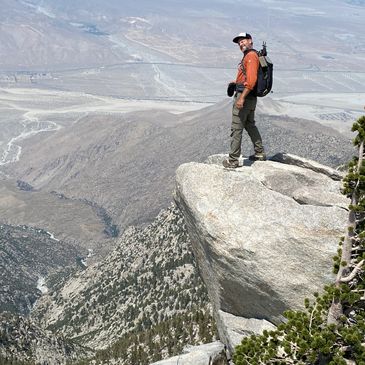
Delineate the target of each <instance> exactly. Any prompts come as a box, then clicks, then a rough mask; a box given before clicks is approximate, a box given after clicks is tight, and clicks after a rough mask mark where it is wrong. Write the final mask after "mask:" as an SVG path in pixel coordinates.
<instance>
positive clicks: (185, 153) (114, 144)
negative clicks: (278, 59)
mask: <svg viewBox="0 0 365 365" xmlns="http://www.w3.org/2000/svg"><path fill="white" fill-rule="evenodd" d="M269 101H270V99H267V102H269ZM230 109H231V103H230V101H224V102H221V103H218V104H216V105H213V106H211V107H208V108H205V109H201V110H199V111H194V112H189V113H185V114H180V115H173V114H169V113H166V112H159V111H148V112H136V113H129V114H124V115H121V116H116V115H90V116H87V117H84V118H83V119H81V120H80V121H79V122H78V123H75V124H73V125H71V126H69V127H67V128H63V129H60V130H59V131H57V132H55V133H52V134H48V135H46V136H43V138H42V139H39V138H36V139H32V138H30V139H28V140H25V141H24V142H23V143H22V148H23V149H22V151H23V152H22V156H21V158H20V161H18V162H16V163H14V164H10V165H8V166H7V167H6V171H7V173H8V174H10V175H12V176H14V177H16V178H18V179H21V180H24V181H26V182H27V183H29V184H31V185H33V186H34V187H35V188H41V189H42V190H44V191H52V190H54V191H57V192H59V193H62V194H65V195H66V196H69V197H73V198H79V199H86V200H88V201H90V202H95V203H96V204H98V205H99V206H100V207H102V208H104V209H105V210H106V211H107V213H108V214H109V215H110V216H111V218H112V219H113V221H114V222H115V223H116V224H118V226H119V227H120V228H121V229H124V228H125V227H127V226H128V225H130V224H138V223H143V222H146V221H151V220H152V219H153V217H155V216H156V215H157V214H158V212H159V211H160V210H161V209H163V208H164V207H166V206H167V205H168V204H169V201H170V196H171V191H172V186H173V176H174V173H175V170H176V168H177V167H178V166H179V165H180V164H182V163H184V162H188V161H203V160H205V158H206V157H207V156H209V155H211V154H215V153H222V152H223V151H226V152H228V149H229V133H230V132H229V131H230V118H231V117H230ZM257 121H258V123H257V124H258V127H259V128H260V131H261V132H262V136H263V139H264V143H265V147H266V150H267V153H268V154H269V155H271V154H274V153H277V152H288V153H296V154H299V155H301V156H304V157H307V158H311V159H314V160H317V161H319V162H321V163H324V164H327V165H331V166H336V165H339V164H341V163H344V162H345V161H347V160H348V159H349V158H350V156H351V155H352V147H351V143H350V141H349V140H348V138H346V137H344V136H343V135H341V134H340V133H338V132H336V131H334V130H333V129H331V128H328V127H324V126H322V125H320V124H318V123H316V122H312V121H308V120H303V119H299V118H297V119H293V118H288V117H286V116H280V117H278V116H270V115H267V114H260V113H258V115H257ZM303 141H305V143H303ZM251 148H252V147H251V142H250V141H249V140H248V138H247V136H246V135H245V136H244V140H243V153H244V154H245V155H248V154H250V153H251Z"/></svg>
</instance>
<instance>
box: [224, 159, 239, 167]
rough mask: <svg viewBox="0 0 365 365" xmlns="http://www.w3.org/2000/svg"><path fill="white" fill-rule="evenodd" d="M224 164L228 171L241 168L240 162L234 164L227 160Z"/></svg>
mask: <svg viewBox="0 0 365 365" xmlns="http://www.w3.org/2000/svg"><path fill="white" fill-rule="evenodd" d="M222 164H223V166H224V167H225V168H226V169H236V168H237V167H239V166H238V162H233V161H230V160H229V159H225V160H224V161H223V163H222Z"/></svg>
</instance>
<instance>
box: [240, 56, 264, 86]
mask: <svg viewBox="0 0 365 365" xmlns="http://www.w3.org/2000/svg"><path fill="white" fill-rule="evenodd" d="M242 62H243V66H244V68H245V70H246V75H245V74H244V72H243V70H242ZM242 62H240V63H239V64H238V72H237V77H236V83H237V84H243V86H244V87H245V88H246V89H249V90H253V88H254V87H255V85H256V81H257V71H258V69H259V56H258V55H257V53H256V52H255V51H251V52H248V53H246V56H244V57H243V59H242Z"/></svg>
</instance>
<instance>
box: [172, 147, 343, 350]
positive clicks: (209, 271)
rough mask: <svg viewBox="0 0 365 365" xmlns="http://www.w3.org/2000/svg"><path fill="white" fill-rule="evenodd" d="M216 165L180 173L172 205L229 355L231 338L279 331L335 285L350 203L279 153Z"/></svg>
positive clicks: (328, 178)
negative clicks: (288, 314) (286, 314)
mask: <svg viewBox="0 0 365 365" xmlns="http://www.w3.org/2000/svg"><path fill="white" fill-rule="evenodd" d="M223 158H224V156H215V157H212V158H211V159H210V160H209V162H210V163H207V164H201V163H200V164H199V163H188V164H184V165H182V166H180V167H179V169H178V170H177V173H176V192H175V201H176V202H177V204H178V206H179V207H180V209H181V210H182V212H183V214H184V217H185V220H186V224H187V227H188V232H189V236H190V239H191V242H192V246H193V251H194V254H195V257H196V259H197V264H198V267H199V270H200V272H201V274H202V277H203V279H204V281H205V283H206V285H207V288H208V293H209V298H210V300H211V301H212V304H213V308H214V314H215V318H216V319H217V325H218V331H219V336H220V339H221V340H222V341H223V342H224V343H226V344H227V345H228V346H229V348H230V350H231V351H232V350H233V348H234V346H235V345H236V344H237V343H238V342H239V339H240V336H242V335H247V334H248V333H252V332H253V333H255V332H256V333H257V332H262V330H263V329H265V328H266V329H270V328H272V327H273V326H272V324H275V325H278V324H279V323H280V322H281V321H282V320H283V317H282V313H283V311H285V310H287V309H289V308H290V309H303V308H304V299H305V298H306V297H308V296H310V295H311V294H312V293H314V292H318V291H320V290H322V288H323V286H324V284H327V283H332V282H333V281H334V274H333V273H332V272H333V262H332V257H333V256H334V255H335V254H336V252H337V248H338V242H339V239H340V237H341V236H342V235H343V232H344V229H345V227H346V222H347V216H348V208H347V207H348V204H349V201H348V199H347V198H346V197H345V196H343V195H342V194H341V193H340V188H341V181H340V178H341V175H340V174H339V173H338V172H337V171H336V170H333V169H330V168H328V167H326V166H321V165H320V164H318V163H316V162H313V161H310V160H306V159H303V158H300V157H297V156H294V155H292V156H290V155H285V154H279V155H277V156H275V158H274V160H275V161H265V162H260V161H258V162H255V163H252V162H251V161H249V160H244V161H243V163H244V164H243V166H242V167H240V168H237V169H234V170H229V169H223V168H222V167H221V165H220V164H221V160H222V159H223ZM235 316H236V318H235ZM237 317H242V318H237ZM238 324H241V326H242V327H241V328H240V326H239V325H238Z"/></svg>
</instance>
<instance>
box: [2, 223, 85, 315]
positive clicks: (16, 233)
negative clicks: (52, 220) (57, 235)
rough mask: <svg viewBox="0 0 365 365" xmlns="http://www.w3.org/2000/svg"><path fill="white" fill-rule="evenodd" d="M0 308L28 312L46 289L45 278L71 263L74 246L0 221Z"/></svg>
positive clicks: (47, 235) (28, 228)
mask: <svg viewBox="0 0 365 365" xmlns="http://www.w3.org/2000/svg"><path fill="white" fill-rule="evenodd" d="M0 246H1V256H0V282H1V288H0V312H3V311H9V312H13V313H20V314H23V315H26V314H29V312H30V311H31V309H32V307H33V305H34V303H35V301H36V300H37V298H39V297H40V296H41V294H42V291H46V290H47V288H46V287H45V286H43V284H44V280H45V278H46V277H47V276H48V275H49V274H51V273H52V272H55V271H57V270H60V269H63V268H64V267H65V266H70V265H73V264H74V263H75V262H76V259H77V257H78V254H77V250H76V249H75V248H74V247H72V246H69V245H67V244H65V243H64V242H60V241H57V240H55V239H54V238H52V236H51V235H50V234H49V233H48V232H46V231H44V230H42V229H37V228H33V227H28V226H9V225H5V224H1V225H0Z"/></svg>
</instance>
